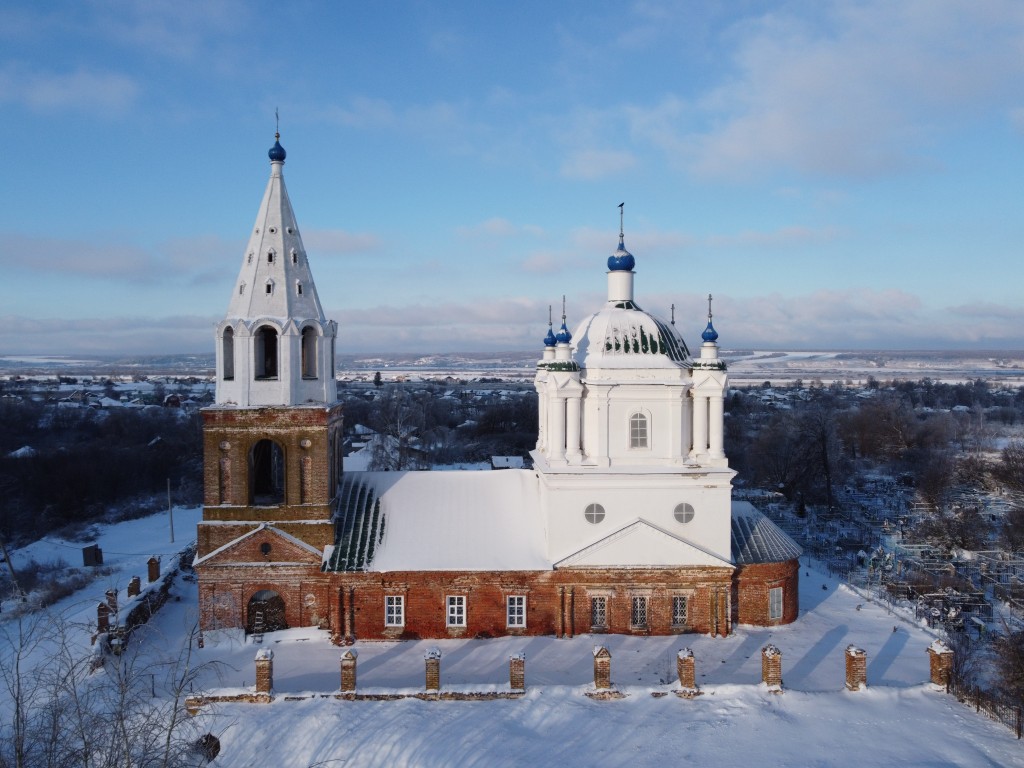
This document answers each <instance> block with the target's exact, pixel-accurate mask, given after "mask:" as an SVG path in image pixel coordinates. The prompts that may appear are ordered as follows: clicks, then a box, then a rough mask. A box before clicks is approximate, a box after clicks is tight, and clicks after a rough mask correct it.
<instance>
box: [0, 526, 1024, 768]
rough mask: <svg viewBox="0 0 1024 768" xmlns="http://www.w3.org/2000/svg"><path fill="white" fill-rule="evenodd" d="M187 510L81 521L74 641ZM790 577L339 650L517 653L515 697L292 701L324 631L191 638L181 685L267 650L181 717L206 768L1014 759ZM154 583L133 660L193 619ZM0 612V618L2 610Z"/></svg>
mask: <svg viewBox="0 0 1024 768" xmlns="http://www.w3.org/2000/svg"><path fill="white" fill-rule="evenodd" d="M197 518H198V511H197V510H176V512H175V527H176V529H177V530H178V537H177V538H178V544H175V545H172V544H170V542H169V541H168V538H169V536H168V526H167V517H166V514H164V515H157V516H154V517H151V518H148V519H146V520H137V521H129V522H126V523H122V524H119V525H114V526H108V527H103V528H101V529H98V530H97V540H98V543H99V544H100V546H101V547H102V548H103V549H104V553H105V561H106V563H107V564H108V565H110V566H111V567H112V569H113V570H112V573H111V574H109V575H107V576H105V577H103V579H101V580H100V581H98V582H94V583H93V585H91V586H90V587H87V588H86V589H85V590H83V591H82V592H81V593H79V594H77V595H76V596H74V597H71V598H67V599H66V600H65V601H63V603H61V604H59V605H57V606H55V607H54V610H55V611H60V612H61V613H62V614H63V615H65V616H69V617H71V618H73V619H75V623H76V625H77V626H78V627H79V628H78V630H77V631H78V632H79V633H80V634H81V638H80V642H79V646H80V648H81V649H82V650H83V652H85V651H86V650H87V649H88V637H87V630H86V629H85V628H84V627H83V626H82V624H79V623H78V622H82V623H84V622H86V621H87V620H89V619H90V616H91V617H93V618H94V615H95V605H96V602H97V601H98V600H99V599H100V597H101V596H102V594H103V591H104V590H105V589H108V588H112V587H117V588H120V589H123V588H124V586H125V585H126V584H127V581H128V578H129V577H130V576H131V575H136V574H141V575H143V577H144V576H145V568H144V566H145V561H146V560H147V559H148V557H149V556H150V555H151V554H154V553H163V554H167V555H169V554H170V553H171V552H173V551H175V549H177V548H180V546H181V542H182V540H185V539H187V538H188V537H189V534H190V533H191V531H192V530H194V527H193V528H189V526H194V525H195V522H196V520H197ZM78 546H80V545H78V544H75V543H72V542H62V541H58V540H51V541H49V542H43V543H39V544H36V545H33V547H32V548H31V550H30V551H28V552H26V551H24V550H23V551H21V552H19V553H18V555H17V556H16V557H15V563H17V562H19V560H23V559H24V558H25V557H26V556H27V555H29V554H31V556H32V557H34V558H35V559H36V560H37V561H38V560H43V559H45V558H46V557H47V555H54V554H60V555H61V556H62V557H63V558H64V559H65V560H67V561H68V562H72V557H69V555H68V548H77V547H78ZM171 559H172V558H170V557H165V565H166V564H168V563H169V562H170V561H171ZM801 577H802V583H801V592H802V594H801V616H800V619H799V621H797V622H796V623H795V624H793V625H790V626H788V627H784V628H779V629H773V630H771V631H769V630H767V629H754V628H746V627H740V628H738V629H737V631H736V632H735V634H734V635H732V636H731V637H728V638H710V637H705V636H700V635H687V636H682V637H678V636H677V637H669V638H637V637H624V636H614V635H613V636H602V637H595V636H589V635H582V636H577V637H576V638H573V639H561V640H558V639H555V638H549V637H541V638H502V639H494V640H481V641H472V640H469V641H419V642H406V643H398V642H375V643H357V644H356V646H355V648H356V650H357V652H358V654H359V659H358V682H359V690H360V692H367V691H371V690H372V691H385V690H386V691H389V692H400V691H404V692H415V691H418V690H421V689H422V687H423V681H424V661H423V654H424V651H425V650H426V649H427V648H428V647H431V646H437V647H439V648H441V650H442V659H441V678H442V688H444V689H449V690H481V689H491V690H507V686H508V658H509V655H511V654H513V653H517V652H524V653H525V654H526V680H527V693H526V696H525V697H523V698H521V699H513V700H496V701H483V702H481V701H476V702H474V701H462V702H459V701H420V700H417V699H406V700H400V701H390V702H380V701H338V700H335V699H333V698H311V697H312V696H314V695H315V694H323V693H331V692H334V691H336V690H337V688H338V684H339V672H338V667H339V663H338V660H339V655H340V652H341V650H342V649H340V648H338V647H336V646H333V645H331V644H330V643H329V641H328V639H327V637H326V633H324V632H320V631H316V630H298V629H296V630H287V631H284V632H279V633H272V634H267V635H265V636H264V640H263V643H262V645H253V644H252V643H251V640H245V639H244V638H243V637H242V636H240V635H238V634H231V633H222V634H221V635H220V636H219V637H212V636H209V637H208V638H207V640H208V642H207V643H206V647H205V648H203V649H201V650H200V651H198V653H197V655H196V656H195V657H194V658H193V663H195V662H196V661H198V662H199V663H216V664H215V666H216V667H217V669H216V670H215V669H214V667H213V666H210V667H209V668H207V669H205V670H204V671H203V672H202V674H201V676H200V679H199V680H197V681H196V682H195V683H194V687H195V690H196V691H199V690H210V689H220V690H222V691H223V689H225V688H226V689H229V690H237V689H239V688H246V687H251V686H252V685H253V682H254V663H253V659H254V657H255V655H256V652H257V650H258V649H259V648H270V649H272V650H273V651H274V689H275V694H276V700H275V701H274V702H273V703H271V704H267V705H257V704H218V705H213V706H209V707H207V708H205V709H204V710H203V712H202V713H201V714H200V715H199V716H198V718H197V721H196V722H195V725H196V726H197V727H198V732H200V733H201V732H206V731H209V732H212V733H214V734H215V735H217V736H218V737H219V738H220V740H221V744H222V751H221V754H220V756H219V757H218V758H217V759H216V761H215V762H214V763H213V764H214V765H219V766H296V767H297V768H309V767H312V766H489V767H490V766H519V765H543V766H547V765H558V766H563V765H564V766H576V765H579V766H583V765H597V766H620V765H641V766H646V765H679V764H684V763H689V762H696V761H700V762H702V763H705V764H714V765H721V766H733V765H736V766H740V765H743V766H754V765H772V766H848V765H849V766H855V765H856V766H859V765H863V764H868V765H893V764H896V765H910V766H950V765H957V766H1014V765H1021V766H1024V743H1022V742H1019V741H1017V739H1016V738H1015V737H1014V735H1013V733H1012V732H1011V731H1009V730H1008V729H1006V728H1005V727H1004V726H1002V725H1000V724H997V723H994V722H992V721H990V720H988V719H987V718H986V717H985V716H984V715H978V714H975V712H974V711H973V710H972V709H970V708H968V707H965V706H963V705H961V704H959V703H958V702H957V701H956V700H955V699H954V698H953V697H952V696H949V695H946V694H944V693H940V692H936V691H933V690H931V687H930V686H929V685H928V684H927V678H928V655H927V653H926V648H927V647H928V645H929V644H930V643H931V642H932V640H933V639H934V635H933V634H932V633H931V632H930V631H929V630H927V629H926V628H923V627H921V626H918V625H917V624H915V623H913V622H912V621H910V620H909V619H907V618H904V617H902V616H899V615H892V614H890V613H888V612H887V610H886V608H885V607H883V606H880V605H877V604H874V603H872V602H870V601H868V600H866V599H865V598H864V597H863V596H861V595H859V594H857V593H856V592H855V591H853V590H852V589H850V588H849V587H847V586H845V585H843V584H840V583H838V582H836V581H834V580H831V579H830V578H829V577H827V576H825V575H823V574H822V573H820V572H819V571H816V570H813V569H811V568H809V567H806V566H805V567H804V568H803V570H802V573H801ZM823 586H824V587H825V588H824V589H823V588H822V587H823ZM121 594H122V596H123V594H124V593H123V592H122V593H121ZM174 595H175V596H176V597H180V598H181V599H180V600H173V599H172V600H171V601H170V602H168V603H167V604H166V605H165V606H164V608H163V609H162V610H161V611H160V613H159V614H157V616H156V617H155V618H154V620H153V621H152V622H151V623H150V625H148V626H147V627H146V628H145V630H144V631H143V632H141V633H140V634H139V635H137V638H138V640H137V642H138V644H139V645H140V646H145V647H147V649H148V650H147V652H148V653H158V652H162V653H164V654H166V655H176V654H177V650H178V648H177V646H178V645H180V642H181V637H182V634H183V630H184V629H185V628H187V627H189V626H191V625H192V624H194V622H195V616H196V587H195V584H194V583H191V582H187V581H184V580H181V579H179V580H178V582H177V583H176V585H175V587H174ZM858 606H859V608H858ZM3 620H4V621H9V620H10V619H9V614H8V612H7V611H5V613H4V615H3ZM894 627H895V630H896V631H893V630H894ZM133 642H136V640H135V639H133ZM597 642H602V643H605V644H607V646H608V648H609V649H610V651H611V654H612V680H613V682H614V684H615V687H616V688H617V689H618V690H619V691H620V692H622V693H623V694H625V697H624V698H622V699H618V700H611V701H595V700H592V699H590V698H588V697H587V696H585V695H584V693H585V692H586V691H588V690H591V689H592V686H593V678H592V671H593V660H592V649H593V647H594V645H595V643H597ZM769 642H770V643H773V644H775V645H776V646H778V647H779V648H780V649H781V651H782V653H783V660H782V664H783V678H784V681H785V688H786V690H785V692H783V693H781V694H772V693H769V692H768V691H767V690H765V688H764V687H763V686H761V685H760V684H759V681H760V674H761V671H760V650H761V648H762V647H763V646H764V645H765V644H766V643H769ZM851 643H852V644H855V645H857V646H859V647H861V648H863V649H865V650H866V651H867V654H868V667H867V675H868V690H866V691H860V692H855V693H854V692H848V691H845V690H844V688H843V682H844V663H845V662H844V649H845V648H846V646H847V645H849V644H851ZM684 646H687V647H690V648H692V649H693V652H694V655H695V657H696V665H697V680H698V685H699V686H700V687H701V689H702V690H703V695H702V696H700V697H698V698H696V699H693V700H684V699H679V698H677V697H676V696H674V695H672V694H671V691H672V690H673V688H674V687H675V685H674V681H675V657H676V652H677V651H678V650H679V648H681V647H684ZM38 663H46V662H45V660H41V661H39V662H38ZM663 692H668V695H667V696H663V697H654V696H652V693H663ZM158 695H159V694H158ZM286 696H288V697H299V698H298V700H292V701H288V700H285V697H286ZM303 697H306V698H303ZM8 704H9V702H8Z"/></svg>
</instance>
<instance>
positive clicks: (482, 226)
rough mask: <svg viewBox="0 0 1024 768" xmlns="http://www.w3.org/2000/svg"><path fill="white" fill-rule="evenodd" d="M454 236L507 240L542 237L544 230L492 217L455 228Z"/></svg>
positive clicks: (532, 225)
mask: <svg viewBox="0 0 1024 768" xmlns="http://www.w3.org/2000/svg"><path fill="white" fill-rule="evenodd" d="M455 234H456V235H458V236H459V237H465V238H474V237H491V238H509V237H518V236H519V235H529V236H531V237H542V236H543V235H544V230H543V229H542V228H541V227H538V226H536V225H534V224H523V225H517V224H513V223H512V222H511V221H509V220H508V219H505V218H502V217H501V216H493V217H491V218H489V219H486V220H485V221H481V222H480V223H479V224H472V225H466V226H460V227H456V228H455Z"/></svg>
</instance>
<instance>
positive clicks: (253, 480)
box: [249, 440, 284, 507]
mask: <svg viewBox="0 0 1024 768" xmlns="http://www.w3.org/2000/svg"><path fill="white" fill-rule="evenodd" d="M249 483H250V487H251V489H252V505H253V506H255V507H273V506H277V505H278V504H283V503H284V451H283V450H282V449H281V446H280V445H278V444H277V443H275V442H274V441H273V440H260V441H259V442H257V443H256V445H254V446H253V447H252V453H251V454H250V456H249Z"/></svg>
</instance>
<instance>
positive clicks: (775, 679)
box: [761, 644, 782, 692]
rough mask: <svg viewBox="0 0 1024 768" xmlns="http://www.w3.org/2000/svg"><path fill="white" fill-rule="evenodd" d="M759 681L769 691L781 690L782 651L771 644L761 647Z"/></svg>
mask: <svg viewBox="0 0 1024 768" xmlns="http://www.w3.org/2000/svg"><path fill="white" fill-rule="evenodd" d="M761 682H763V683H764V684H765V685H767V686H768V689H769V690H771V691H776V692H778V691H781V690H782V651H780V650H779V649H778V648H776V647H775V646H774V645H771V644H769V645H766V646H765V647H764V648H762V649H761Z"/></svg>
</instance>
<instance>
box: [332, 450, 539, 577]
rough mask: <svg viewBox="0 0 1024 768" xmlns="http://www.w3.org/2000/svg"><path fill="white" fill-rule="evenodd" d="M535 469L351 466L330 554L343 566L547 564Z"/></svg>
mask: <svg viewBox="0 0 1024 768" xmlns="http://www.w3.org/2000/svg"><path fill="white" fill-rule="evenodd" d="M538 494H539V489H538V481H537V478H536V476H535V475H534V474H533V473H532V472H529V471H524V470H516V469H510V470H506V471H504V472H474V471H468V472H347V473H346V474H345V480H344V482H343V486H342V494H341V498H340V501H339V506H338V510H337V513H336V514H337V516H336V527H337V540H336V541H335V547H334V552H333V553H332V556H331V558H330V560H329V562H328V566H327V567H328V568H329V569H330V570H338V571H352V570H365V571H441V570H444V571H493V570H548V569H550V568H551V562H550V561H549V560H548V559H547V554H546V547H545V542H544V525H543V520H542V518H541V513H540V500H539V496H538Z"/></svg>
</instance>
